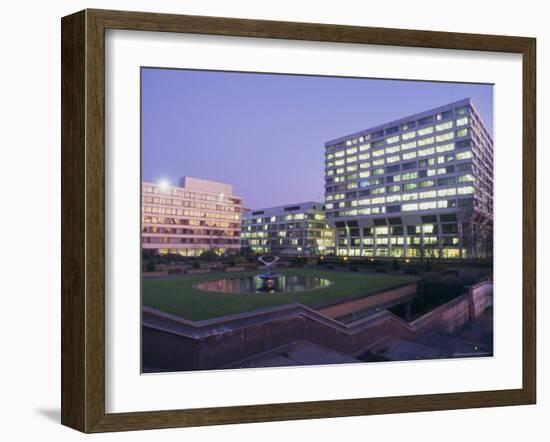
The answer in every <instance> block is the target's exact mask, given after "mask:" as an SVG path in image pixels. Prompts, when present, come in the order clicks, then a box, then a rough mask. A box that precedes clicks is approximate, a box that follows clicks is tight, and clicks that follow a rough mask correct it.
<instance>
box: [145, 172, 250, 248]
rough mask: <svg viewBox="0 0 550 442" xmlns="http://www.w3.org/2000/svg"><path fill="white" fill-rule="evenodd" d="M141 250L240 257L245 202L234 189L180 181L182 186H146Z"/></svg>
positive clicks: (209, 183) (218, 185)
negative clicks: (237, 255)
mask: <svg viewBox="0 0 550 442" xmlns="http://www.w3.org/2000/svg"><path fill="white" fill-rule="evenodd" d="M141 198H142V201H141V209H142V234H141V237H142V250H143V251H144V252H145V253H147V252H149V253H152V254H166V253H173V254H179V255H182V256H200V255H201V254H202V253H203V252H207V251H212V252H215V253H218V254H222V253H231V252H238V251H239V249H240V247H241V223H242V199H241V198H240V197H238V196H236V195H234V194H233V186H232V185H231V184H225V183H218V182H215V181H209V180H203V179H199V178H193V177H182V178H181V179H180V183H179V186H171V185H169V184H167V183H165V182H161V183H151V182H144V183H142V194H141Z"/></svg>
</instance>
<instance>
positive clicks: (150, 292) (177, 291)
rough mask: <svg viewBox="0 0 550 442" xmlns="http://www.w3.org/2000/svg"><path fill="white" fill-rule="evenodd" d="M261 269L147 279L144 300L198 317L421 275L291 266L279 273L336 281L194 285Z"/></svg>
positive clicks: (344, 293)
mask: <svg viewBox="0 0 550 442" xmlns="http://www.w3.org/2000/svg"><path fill="white" fill-rule="evenodd" d="M257 273H258V272H240V273H218V274H206V275H205V274H203V275H189V276H181V277H175V278H164V279H144V280H143V286H142V287H143V297H142V302H143V305H145V306H147V307H152V308H156V309H158V310H162V311H164V312H166V313H171V314H173V315H177V316H180V317H183V318H186V319H190V320H193V321H198V320H202V319H209V318H215V317H218V316H225V315H230V314H234V313H240V312H245V311H251V310H256V309H260V308H266V307H272V306H276V305H283V304H289V303H293V302H299V303H301V304H305V305H309V306H315V305H317V304H319V303H324V302H328V301H332V300H336V299H338V298H346V297H350V296H353V295H359V294H361V293H365V292H367V291H369V290H375V289H380V288H383V287H389V286H393V285H398V284H403V283H406V282H408V281H412V280H415V279H417V278H416V277H414V276H396V275H386V274H363V273H355V272H334V271H322V270H311V269H288V270H282V271H280V272H279V273H282V274H285V275H296V274H301V275H310V276H318V277H322V278H326V279H329V280H330V281H331V282H332V284H331V285H330V286H328V287H326V288H323V289H317V290H310V291H303V292H295V293H266V294H254V293H249V294H227V293H215V292H205V291H203V290H199V289H195V288H193V285H194V284H196V283H198V282H202V281H206V280H211V279H219V278H228V277H237V276H251V275H254V274H257Z"/></svg>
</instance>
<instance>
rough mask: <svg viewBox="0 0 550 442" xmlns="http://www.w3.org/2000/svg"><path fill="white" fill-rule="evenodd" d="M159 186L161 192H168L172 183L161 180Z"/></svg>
mask: <svg viewBox="0 0 550 442" xmlns="http://www.w3.org/2000/svg"><path fill="white" fill-rule="evenodd" d="M158 186H159V189H160V191H161V192H166V191H168V190H169V189H170V181H168V180H160V181H159V183H158Z"/></svg>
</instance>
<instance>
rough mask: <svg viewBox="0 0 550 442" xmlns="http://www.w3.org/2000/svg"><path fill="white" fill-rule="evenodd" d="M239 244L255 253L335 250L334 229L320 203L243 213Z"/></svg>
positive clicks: (319, 252) (282, 253)
mask: <svg viewBox="0 0 550 442" xmlns="http://www.w3.org/2000/svg"><path fill="white" fill-rule="evenodd" d="M242 245H243V249H252V251H253V252H255V253H273V254H281V255H322V254H328V253H333V252H334V230H333V229H332V228H330V227H329V226H328V225H327V223H326V218H325V212H324V210H323V204H322V203H320V202H313V201H311V202H304V203H298V204H290V205H286V206H277V207H269V208H265V209H258V210H254V211H250V212H247V213H246V214H245V215H244V217H243V231H242Z"/></svg>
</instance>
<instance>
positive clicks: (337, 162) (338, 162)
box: [334, 159, 345, 166]
mask: <svg viewBox="0 0 550 442" xmlns="http://www.w3.org/2000/svg"><path fill="white" fill-rule="evenodd" d="M344 163H345V161H344V159H341V160H336V161H335V162H334V165H335V166H343V165H344Z"/></svg>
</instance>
